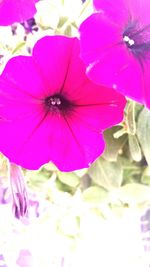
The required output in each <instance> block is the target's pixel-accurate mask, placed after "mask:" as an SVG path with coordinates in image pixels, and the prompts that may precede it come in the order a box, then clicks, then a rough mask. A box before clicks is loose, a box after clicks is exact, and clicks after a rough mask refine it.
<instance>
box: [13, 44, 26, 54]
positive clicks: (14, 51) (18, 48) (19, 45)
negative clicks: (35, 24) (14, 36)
mask: <svg viewBox="0 0 150 267" xmlns="http://www.w3.org/2000/svg"><path fill="white" fill-rule="evenodd" d="M25 44H26V43H25V42H21V43H19V44H17V46H16V47H15V49H14V50H13V51H12V55H14V54H16V53H17V52H19V50H20V49H22V47H23V46H24V45H25Z"/></svg>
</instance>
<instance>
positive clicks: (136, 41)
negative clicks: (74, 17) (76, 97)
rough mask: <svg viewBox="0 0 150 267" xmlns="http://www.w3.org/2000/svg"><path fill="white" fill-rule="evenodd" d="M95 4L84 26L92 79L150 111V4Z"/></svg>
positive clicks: (108, 0)
mask: <svg viewBox="0 0 150 267" xmlns="http://www.w3.org/2000/svg"><path fill="white" fill-rule="evenodd" d="M93 2H94V6H95V8H96V12H95V13H94V14H92V15H91V16H90V17H88V18H87V19H86V20H85V21H84V22H83V23H82V25H81V26H80V39H81V57H82V59H83V60H84V62H85V63H86V66H87V75H88V77H89V78H90V79H91V80H93V81H94V82H96V83H98V84H102V85H104V86H109V87H113V88H115V89H117V90H118V91H119V92H121V93H123V94H124V95H125V96H128V97H129V98H131V99H133V100H135V101H137V102H139V103H143V104H145V105H146V106H147V107H148V108H150V1H149V0H116V1H112V0H93Z"/></svg>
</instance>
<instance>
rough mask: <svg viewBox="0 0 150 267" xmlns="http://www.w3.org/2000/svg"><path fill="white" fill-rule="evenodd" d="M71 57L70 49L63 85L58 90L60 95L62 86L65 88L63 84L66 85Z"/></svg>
mask: <svg viewBox="0 0 150 267" xmlns="http://www.w3.org/2000/svg"><path fill="white" fill-rule="evenodd" d="M71 55H72V49H71V51H70V54H69V59H68V64H67V69H66V73H65V77H64V80H63V84H62V86H61V88H60V91H59V93H60V94H62V92H63V89H64V86H65V83H66V80H67V76H68V72H69V67H70V63H71Z"/></svg>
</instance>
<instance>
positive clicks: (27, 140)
mask: <svg viewBox="0 0 150 267" xmlns="http://www.w3.org/2000/svg"><path fill="white" fill-rule="evenodd" d="M48 114H49V111H47V112H46V113H45V114H44V116H43V117H42V119H41V120H40V121H39V123H38V124H37V125H36V126H35V127H34V129H33V130H32V131H31V133H30V134H29V136H28V137H27V139H26V140H25V141H24V143H23V146H25V145H26V144H27V143H28V142H29V141H30V140H31V138H32V136H33V135H34V133H35V132H36V131H37V130H38V129H39V127H40V126H41V124H42V123H43V122H44V120H45V119H46V118H47V115H48ZM38 115H39V114H38ZM23 146H22V148H21V149H20V150H23Z"/></svg>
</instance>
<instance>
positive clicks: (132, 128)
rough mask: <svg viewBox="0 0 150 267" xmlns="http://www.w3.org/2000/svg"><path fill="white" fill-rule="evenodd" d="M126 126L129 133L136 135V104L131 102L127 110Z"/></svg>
mask: <svg viewBox="0 0 150 267" xmlns="http://www.w3.org/2000/svg"><path fill="white" fill-rule="evenodd" d="M126 125H127V132H128V133H129V134H132V135H134V134H135V133H136V123H135V102H133V101H130V102H129V103H128V105H127V108H126Z"/></svg>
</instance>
